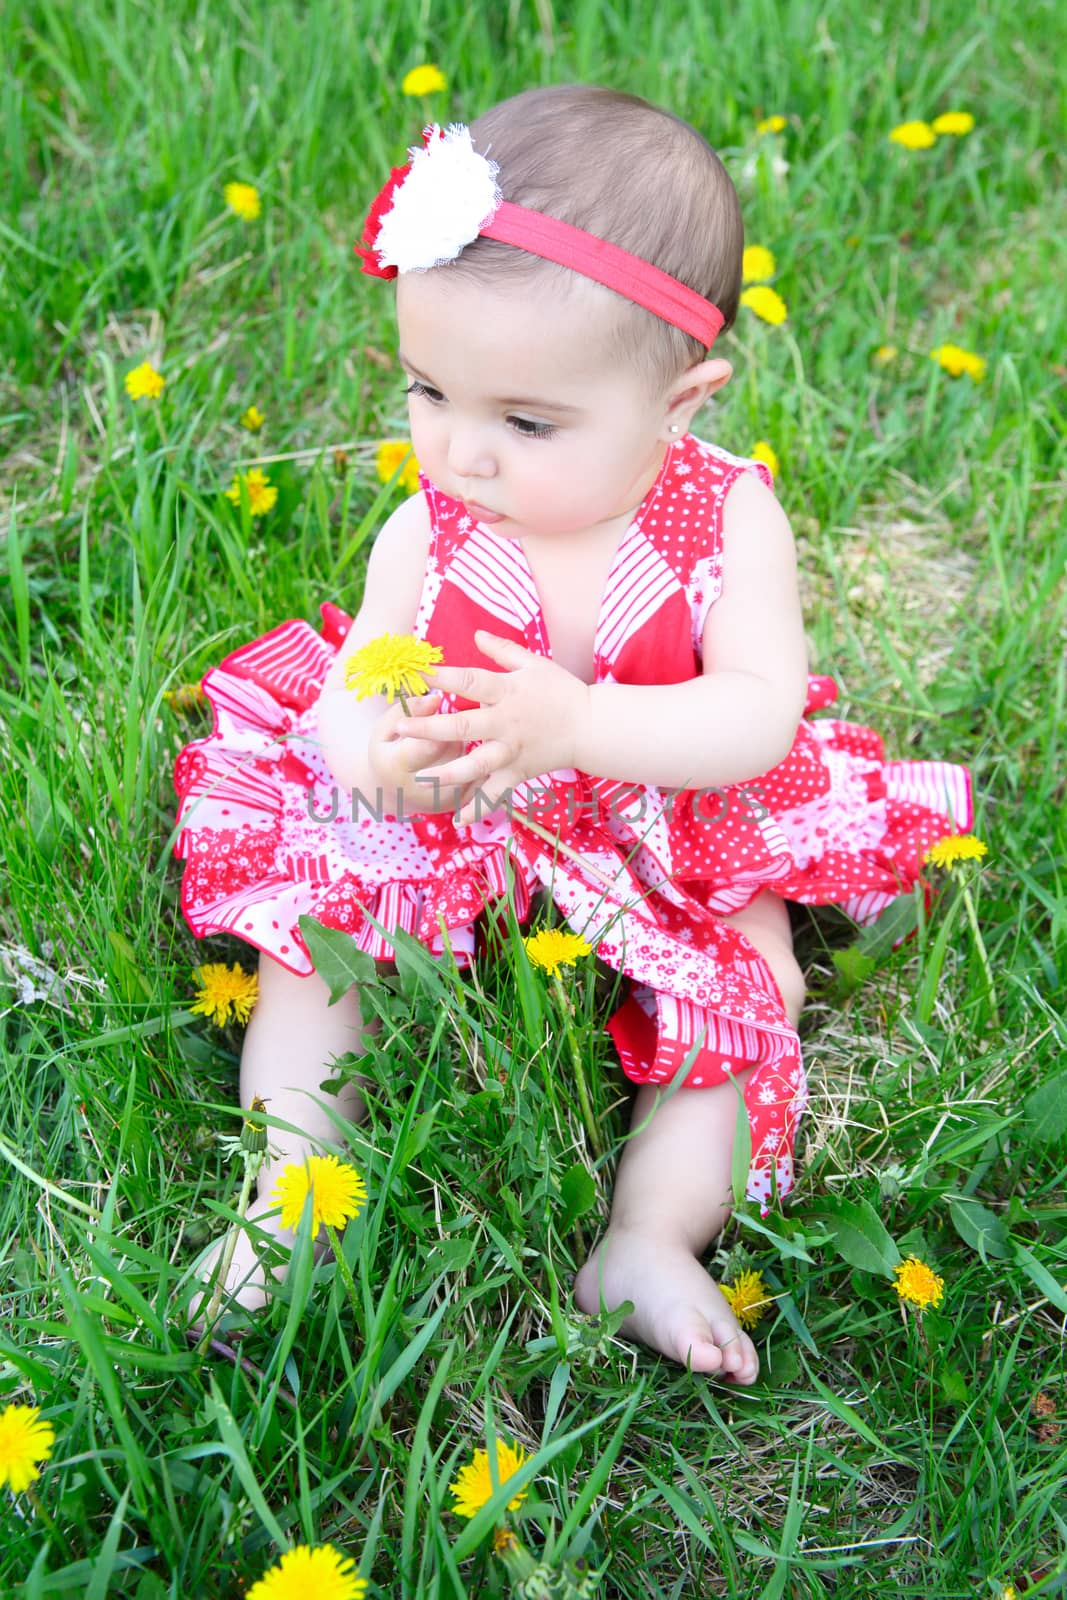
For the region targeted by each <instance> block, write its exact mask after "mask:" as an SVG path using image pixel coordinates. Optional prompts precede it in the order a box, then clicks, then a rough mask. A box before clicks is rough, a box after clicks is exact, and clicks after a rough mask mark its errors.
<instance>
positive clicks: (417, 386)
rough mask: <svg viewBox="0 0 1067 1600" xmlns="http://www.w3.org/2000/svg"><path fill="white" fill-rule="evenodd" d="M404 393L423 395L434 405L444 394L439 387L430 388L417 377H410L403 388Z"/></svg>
mask: <svg viewBox="0 0 1067 1600" xmlns="http://www.w3.org/2000/svg"><path fill="white" fill-rule="evenodd" d="M404 393H405V394H422V395H425V396H426V398H427V400H431V401H432V402H433V404H434V405H436V404H437V402H438V401H439V400H443V399H444V395H443V394H442V393H441V391H440V389H431V388H430V387H429V386H428V385H427V384H425V383H420V382H419V380H418V378H412V380H411V383H410V384H409V385H408V387H407V388H406V389H405V390H404Z"/></svg>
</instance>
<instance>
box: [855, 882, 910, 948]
mask: <svg viewBox="0 0 1067 1600" xmlns="http://www.w3.org/2000/svg"><path fill="white" fill-rule="evenodd" d="M918 925H919V913H918V908H917V906H916V903H915V896H914V895H910V894H899V895H897V898H896V899H895V900H891V901H890V902H889V904H888V905H887V906H886V908H885V910H884V911H883V912H882V914H881V916H880V917H876V918H875V920H874V921H873V922H872V923H871V925H870V927H868V928H864V930H863V932H862V933H861V934H860V936H859V938H858V939H857V940H856V944H855V948H856V949H857V950H859V951H861V952H862V953H863V955H865V956H870V957H871V959H872V961H875V962H882V961H884V960H885V958H886V956H887V955H888V954H889V952H890V951H891V950H895V949H896V947H897V945H898V944H901V943H902V942H903V940H905V939H907V938H908V937H909V936H910V935H911V934H913V933H914V932H915V929H916V928H917V927H918Z"/></svg>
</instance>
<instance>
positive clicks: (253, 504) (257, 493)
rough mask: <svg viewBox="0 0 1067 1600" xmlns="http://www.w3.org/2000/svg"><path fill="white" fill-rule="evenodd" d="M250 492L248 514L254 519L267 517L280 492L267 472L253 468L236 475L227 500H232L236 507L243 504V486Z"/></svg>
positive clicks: (227, 494)
mask: <svg viewBox="0 0 1067 1600" xmlns="http://www.w3.org/2000/svg"><path fill="white" fill-rule="evenodd" d="M242 483H243V484H244V486H245V488H246V489H247V490H248V513H249V516H252V517H263V516H266V514H267V512H268V511H270V510H271V508H272V507H273V506H274V504H275V502H276V501H277V498H278V491H277V489H275V488H274V487H273V485H272V484H271V481H270V479H269V478H268V477H267V474H266V473H265V472H261V471H260V469H259V467H252V469H251V470H250V471H249V472H238V473H235V474H234V479H233V482H232V483H231V484H230V487H229V488H228V489H227V490H226V498H227V500H232V501H233V503H234V505H235V506H239V505H240V504H241V485H242Z"/></svg>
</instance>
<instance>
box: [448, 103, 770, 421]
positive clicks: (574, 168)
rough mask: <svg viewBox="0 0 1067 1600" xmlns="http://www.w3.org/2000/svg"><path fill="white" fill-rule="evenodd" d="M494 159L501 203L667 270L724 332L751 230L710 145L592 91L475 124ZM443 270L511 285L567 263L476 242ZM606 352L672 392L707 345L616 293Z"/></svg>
mask: <svg viewBox="0 0 1067 1600" xmlns="http://www.w3.org/2000/svg"><path fill="white" fill-rule="evenodd" d="M471 135H472V138H473V142H474V147H475V149H476V150H477V151H478V152H479V154H481V155H484V156H488V157H489V158H490V159H491V160H493V161H495V162H497V164H498V165H499V168H500V172H499V174H498V177H497V182H498V183H499V185H500V188H501V191H502V193H503V196H504V199H505V200H511V201H514V202H515V203H516V204H517V205H522V206H528V207H529V208H530V209H531V210H533V211H543V212H546V213H547V214H548V215H549V216H551V217H558V218H559V219H560V221H562V222H569V223H571V224H572V225H573V226H574V227H578V228H584V229H586V231H587V232H589V233H594V234H596V235H598V237H600V238H602V239H608V240H610V241H611V243H612V244H617V245H620V246H621V247H622V248H623V249H624V250H629V251H630V252H631V253H632V254H633V255H635V256H640V257H641V258H642V259H643V260H645V261H650V262H652V264H653V265H654V266H657V267H659V268H660V269H661V270H662V271H663V272H669V273H670V274H671V276H672V277H674V278H678V279H679V280H680V281H681V282H682V283H684V284H687V285H688V287H689V288H690V289H695V290H696V292H697V294H701V295H703V296H705V298H706V299H708V300H711V301H712V302H713V303H714V304H715V305H717V306H718V308H719V310H720V311H721V312H722V314H723V316H724V318H725V327H727V328H729V327H730V326H731V325H732V323H733V320H734V318H735V317H736V315H737V305H738V297H739V295H740V293H741V252H742V248H743V245H744V234H743V230H742V225H741V208H740V204H739V202H738V199H737V193H736V190H735V189H734V186H733V184H732V183H731V181H730V178H729V176H728V175H727V172H726V169H725V168H724V166H723V164H722V162H721V161H720V160H719V158H718V156H717V155H716V154H715V151H714V150H713V149H712V148H711V146H710V145H709V144H708V142H707V140H706V139H705V138H704V137H703V136H702V135H701V134H699V133H698V132H697V131H696V129H695V128H692V127H690V125H689V124H688V123H687V122H684V121H683V120H682V118H681V117H677V116H675V115H674V113H673V112H670V111H664V110H662V109H661V108H660V107H658V106H653V105H650V104H649V102H648V101H647V100H641V99H639V98H638V96H637V95H632V94H623V93H621V92H619V91H617V90H615V89H606V88H601V87H598V86H596V85H593V84H584V83H574V84H557V85H553V86H551V87H548V88H542V89H527V90H524V91H523V93H522V94H517V95H513V96H512V98H511V99H510V100H502V101H501V102H500V104H499V105H496V106H493V107H492V108H491V109H490V110H489V111H487V112H485V114H484V115H483V116H481V117H478V118H477V120H476V121H474V122H472V123H471ZM441 270H443V271H447V272H455V273H457V274H460V275H462V276H463V277H464V278H467V279H473V278H475V277H478V278H482V279H483V280H484V278H486V277H489V278H490V279H492V280H503V281H507V282H510V283H532V282H535V281H537V282H540V283H544V282H547V281H552V280H555V282H556V284H557V285H559V286H560V287H562V286H563V281H564V280H570V281H571V282H572V283H573V274H572V273H571V270H570V269H569V268H568V267H562V266H559V265H557V264H556V263H555V262H552V261H545V260H543V259H542V258H541V257H539V256H534V255H531V254H529V253H528V252H527V251H525V250H517V249H515V248H514V246H512V245H507V244H501V243H500V242H499V240H496V239H483V238H478V239H474V240H472V242H471V243H470V244H469V245H467V246H466V248H465V249H464V251H463V253H462V255H461V256H460V257H459V258H458V260H457V261H455V262H454V263H451V264H449V265H448V266H447V267H445V268H442V269H441ZM614 298H615V299H616V300H617V304H618V315H617V318H616V319H615V321H614V323H613V325H612V328H611V331H610V334H609V347H608V350H607V351H606V352H605V354H606V358H607V359H608V360H609V361H617V362H619V363H620V364H624V365H627V366H629V367H630V369H631V370H636V372H637V374H638V376H639V377H640V378H641V379H642V380H643V381H644V382H645V383H646V384H647V386H648V389H649V391H650V392H651V393H654V394H655V393H659V392H662V390H664V389H666V388H667V387H668V385H669V384H671V383H672V382H673V381H674V379H675V378H677V377H678V376H680V374H681V373H683V372H685V371H686V370H687V369H688V368H689V367H691V366H693V365H694V364H695V363H696V362H698V361H701V360H703V358H704V355H705V346H704V345H702V344H701V343H700V340H699V339H697V338H695V337H694V336H693V335H692V334H688V333H683V331H682V330H681V328H676V327H674V326H673V324H671V323H669V322H665V321H664V320H663V318H662V317H657V316H656V315H655V313H654V312H651V311H646V310H645V308H644V307H643V306H638V305H635V304H634V303H633V302H632V301H629V300H626V299H625V298H624V297H623V296H615V297H614Z"/></svg>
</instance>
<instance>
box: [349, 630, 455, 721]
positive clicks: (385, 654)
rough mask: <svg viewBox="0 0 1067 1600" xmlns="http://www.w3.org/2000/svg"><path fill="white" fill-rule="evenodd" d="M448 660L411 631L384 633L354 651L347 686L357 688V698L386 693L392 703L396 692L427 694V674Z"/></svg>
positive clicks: (428, 642) (435, 647)
mask: <svg viewBox="0 0 1067 1600" xmlns="http://www.w3.org/2000/svg"><path fill="white" fill-rule="evenodd" d="M443 660H444V654H443V652H442V651H441V650H440V649H439V648H438V646H437V645H435V644H431V643H430V641H429V640H428V639H413V638H412V637H411V635H410V634H407V633H380V634H379V635H378V637H377V638H376V639H371V641H370V642H369V644H365V645H363V647H362V648H361V649H359V650H353V652H352V654H351V655H350V656H349V658H348V661H347V664H346V666H345V688H346V689H354V690H355V691H356V699H357V700H365V699H366V697H367V695H369V694H384V695H385V696H386V698H387V699H388V701H389V703H390V704H392V702H393V699H394V697H395V696H396V695H400V696H401V697H403V696H404V695H405V694H425V693H426V690H427V688H428V685H427V682H426V679H425V677H424V674H425V673H427V672H428V673H429V674H430V675H431V677H432V676H433V669H434V666H435V665H436V664H437V662H439V661H443Z"/></svg>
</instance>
